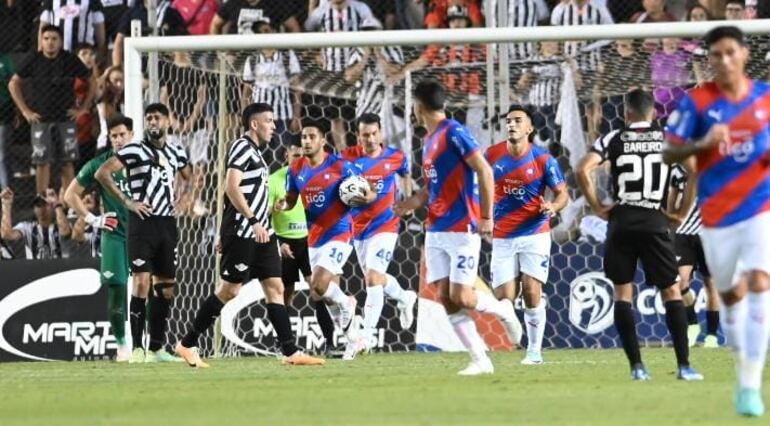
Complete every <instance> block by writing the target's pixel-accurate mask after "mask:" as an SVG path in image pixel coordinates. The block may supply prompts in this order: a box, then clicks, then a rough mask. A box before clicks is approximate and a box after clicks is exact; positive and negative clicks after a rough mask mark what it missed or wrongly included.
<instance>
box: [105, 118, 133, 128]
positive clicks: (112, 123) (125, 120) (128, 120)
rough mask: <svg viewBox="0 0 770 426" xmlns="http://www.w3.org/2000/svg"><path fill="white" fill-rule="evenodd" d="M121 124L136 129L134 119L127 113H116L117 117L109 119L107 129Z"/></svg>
mask: <svg viewBox="0 0 770 426" xmlns="http://www.w3.org/2000/svg"><path fill="white" fill-rule="evenodd" d="M120 125H123V126H126V129H128V130H130V131H133V130H134V120H132V119H131V118H130V117H126V116H125V115H116V116H115V117H112V118H110V120H109V121H107V130H112V129H114V128H116V127H118V126H120Z"/></svg>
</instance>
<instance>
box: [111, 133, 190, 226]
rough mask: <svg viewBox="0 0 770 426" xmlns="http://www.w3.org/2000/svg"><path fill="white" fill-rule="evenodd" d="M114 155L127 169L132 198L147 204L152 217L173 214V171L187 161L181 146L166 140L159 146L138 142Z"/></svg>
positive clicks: (177, 170)
mask: <svg viewBox="0 0 770 426" xmlns="http://www.w3.org/2000/svg"><path fill="white" fill-rule="evenodd" d="M115 155H116V156H117V158H118V160H120V162H121V163H123V165H124V166H125V168H126V176H127V177H128V187H129V189H130V190H131V198H132V199H133V200H134V201H138V202H144V203H146V204H147V205H149V206H150V207H151V208H152V215H153V216H173V215H174V202H175V200H174V192H175V185H174V183H175V180H176V174H177V172H179V171H180V170H182V169H184V168H185V167H187V165H188V163H189V160H188V158H187V154H186V153H185V151H184V149H183V148H182V147H180V146H178V145H176V144H172V143H169V142H166V143H165V144H164V145H163V147H162V148H158V147H156V146H155V145H153V144H152V143H151V142H149V141H141V142H132V143H130V144H128V145H126V146H124V147H123V149H121V150H120V151H118V152H117V154H115Z"/></svg>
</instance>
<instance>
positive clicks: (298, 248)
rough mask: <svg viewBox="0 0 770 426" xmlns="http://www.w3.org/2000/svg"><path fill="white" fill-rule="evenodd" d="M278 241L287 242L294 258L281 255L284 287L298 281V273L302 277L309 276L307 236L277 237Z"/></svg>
mask: <svg viewBox="0 0 770 426" xmlns="http://www.w3.org/2000/svg"><path fill="white" fill-rule="evenodd" d="M278 242H279V243H281V244H288V245H289V247H290V248H291V252H292V254H293V255H294V258H293V259H292V258H291V257H288V256H283V257H281V269H282V270H283V273H282V275H281V279H282V280H283V285H284V287H288V286H292V285H294V283H296V282H297V281H299V278H300V274H302V276H303V277H309V276H310V273H311V272H312V271H311V269H310V255H309V254H308V249H307V238H282V237H278Z"/></svg>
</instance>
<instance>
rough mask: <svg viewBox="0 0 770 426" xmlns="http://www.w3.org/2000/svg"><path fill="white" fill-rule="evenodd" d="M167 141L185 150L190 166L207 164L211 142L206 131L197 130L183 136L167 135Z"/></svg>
mask: <svg viewBox="0 0 770 426" xmlns="http://www.w3.org/2000/svg"><path fill="white" fill-rule="evenodd" d="M169 140H170V141H171V142H172V143H176V144H178V145H180V146H182V147H184V148H185V149H186V150H187V155H189V156H190V164H193V165H196V164H208V163H209V146H210V145H211V144H212V141H211V139H210V138H209V132H208V131H207V130H206V129H198V130H196V131H194V132H192V133H185V134H183V135H169Z"/></svg>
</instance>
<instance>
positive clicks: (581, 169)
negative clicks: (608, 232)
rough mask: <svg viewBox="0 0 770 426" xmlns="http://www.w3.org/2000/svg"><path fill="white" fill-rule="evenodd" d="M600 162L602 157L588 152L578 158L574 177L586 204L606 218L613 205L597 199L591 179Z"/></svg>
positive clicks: (598, 214)
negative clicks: (578, 162) (578, 161)
mask: <svg viewBox="0 0 770 426" xmlns="http://www.w3.org/2000/svg"><path fill="white" fill-rule="evenodd" d="M601 163H602V157H601V156H600V155H599V154H597V153H595V152H589V153H588V154H586V156H585V157H583V158H582V159H581V160H580V164H578V168H577V172H576V173H575V177H576V178H577V184H578V187H580V192H582V193H583V196H584V197H585V198H586V201H587V202H588V205H590V206H591V208H592V209H593V211H594V212H595V213H596V215H597V216H599V217H600V218H602V219H604V220H607V219H609V216H610V210H612V207H614V206H613V205H612V204H610V205H606V204H602V202H601V201H599V196H598V195H597V194H596V186H595V185H594V180H593V171H594V170H595V169H596V168H597V167H599V165H600V164H601Z"/></svg>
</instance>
